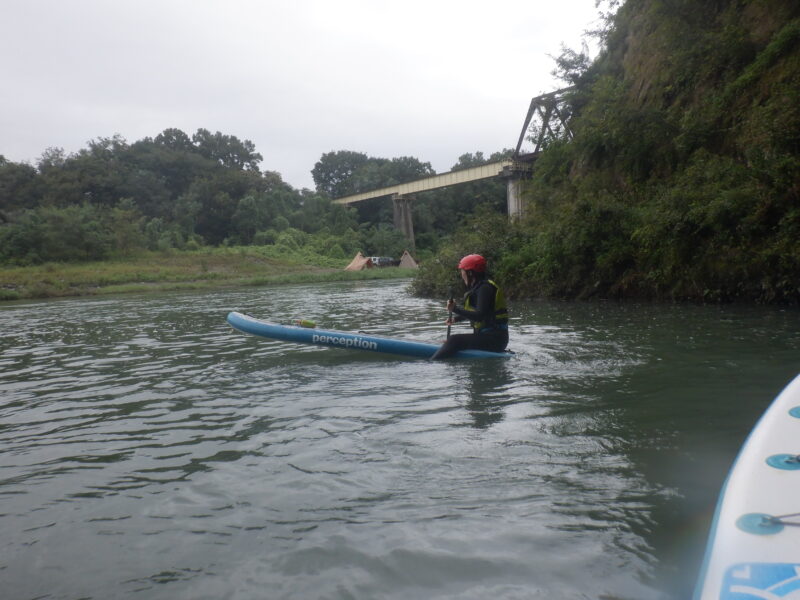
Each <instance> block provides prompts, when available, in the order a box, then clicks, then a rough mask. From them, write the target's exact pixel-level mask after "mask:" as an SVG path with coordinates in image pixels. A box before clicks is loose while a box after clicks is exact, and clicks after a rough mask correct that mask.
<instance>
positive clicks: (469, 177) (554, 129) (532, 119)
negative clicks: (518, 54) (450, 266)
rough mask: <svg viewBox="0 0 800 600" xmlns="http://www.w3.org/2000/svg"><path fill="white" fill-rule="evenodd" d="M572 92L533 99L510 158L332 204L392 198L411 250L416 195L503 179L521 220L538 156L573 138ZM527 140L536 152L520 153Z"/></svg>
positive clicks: (396, 221) (511, 209) (510, 206)
mask: <svg viewBox="0 0 800 600" xmlns="http://www.w3.org/2000/svg"><path fill="white" fill-rule="evenodd" d="M572 90H574V88H565V89H561V90H556V91H555V92H550V93H548V94H542V95H541V96H536V97H535V98H533V99H532V100H531V103H530V107H529V108H528V114H527V115H526V116H525V122H524V123H523V125H522V131H521V132H520V134H519V140H518V141H517V146H516V149H515V150H514V153H513V154H512V156H511V158H509V159H506V160H501V161H499V162H494V163H489V164H485V165H480V166H478V167H470V168H467V169H460V170H457V171H450V172H448V173H441V174H439V175H431V176H430V177H425V178H423V179H418V180H416V181H409V182H407V183H400V184H397V185H392V186H388V187H383V188H379V189H375V190H371V191H368V192H360V193H358V194H352V195H350V196H344V197H342V198H336V199H335V200H334V201H333V202H334V203H336V204H354V203H356V202H363V201H364V200H372V199H374V198H382V197H386V196H388V197H391V199H392V204H393V206H394V225H395V227H396V228H397V229H399V230H400V231H402V232H403V235H404V236H405V237H406V239H407V240H408V241H409V243H410V245H411V247H412V248H413V247H414V227H413V224H412V219H411V207H412V203H413V200H414V196H413V195H414V194H417V193H420V192H427V191H431V190H436V189H439V188H443V187H449V186H452V185H458V184H461V183H468V182H470V181H480V180H481V179H491V178H494V177H500V178H503V179H505V181H506V199H507V206H508V214H509V217H511V218H516V217H520V216H521V215H522V214H523V208H524V207H523V203H522V198H521V193H520V190H521V181H522V180H523V179H524V178H525V177H526V176H527V175H529V174H530V172H531V170H532V168H533V163H534V162H535V161H536V159H537V158H538V157H539V153H540V152H541V150H542V148H543V147H544V145H545V144H546V143H547V142H548V141H549V140H553V139H560V138H564V137H566V138H567V139H572V130H571V129H570V128H569V117H570V116H571V115H570V111H569V108H568V106H567V93H568V92H570V91H572ZM526 135H527V137H526ZM526 139H528V140H529V141H531V142H533V143H534V147H533V150H532V151H530V152H527V153H521V149H522V144H523V142H524V141H525V140H526Z"/></svg>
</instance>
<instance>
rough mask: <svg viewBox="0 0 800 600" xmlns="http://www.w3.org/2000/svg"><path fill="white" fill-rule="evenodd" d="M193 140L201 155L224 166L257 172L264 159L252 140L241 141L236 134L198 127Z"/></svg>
mask: <svg viewBox="0 0 800 600" xmlns="http://www.w3.org/2000/svg"><path fill="white" fill-rule="evenodd" d="M192 142H193V143H194V145H195V147H196V148H197V151H198V152H199V153H200V154H201V155H203V156H205V157H206V158H209V159H211V160H214V161H217V162H219V164H221V165H222V166H223V167H228V168H231V169H240V170H246V171H256V172H257V171H258V163H260V162H261V161H262V160H263V157H262V156H261V155H260V154H259V153H258V152H256V151H255V150H256V148H255V145H254V144H253V142H251V141H250V140H244V141H241V140H240V139H239V138H237V137H236V136H233V135H223V134H222V133H221V132H219V131H218V132H216V133H214V134H212V133H211V132H210V131H209V130H208V129H198V130H197V133H195V134H194V135H193V136H192Z"/></svg>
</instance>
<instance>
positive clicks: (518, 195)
mask: <svg viewBox="0 0 800 600" xmlns="http://www.w3.org/2000/svg"><path fill="white" fill-rule="evenodd" d="M529 174H530V166H528V165H525V166H516V165H515V166H510V167H505V168H504V169H503V172H502V173H501V177H502V178H503V179H505V180H506V203H507V206H508V218H509V219H519V218H521V217H522V215H523V214H524V212H525V210H524V208H525V207H524V204H523V202H522V180H523V178H524V177H525V176H527V175H529Z"/></svg>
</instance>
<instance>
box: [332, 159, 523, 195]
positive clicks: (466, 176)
mask: <svg viewBox="0 0 800 600" xmlns="http://www.w3.org/2000/svg"><path fill="white" fill-rule="evenodd" d="M513 167H514V161H513V160H511V159H508V160H502V161H500V162H494V163H489V164H488V165H481V166H479V167H471V168H469V169H461V170H459V171H450V172H448V173H440V174H439V175H431V176H430V177H425V178H424V179H418V180H416V181H409V182H408V183H399V184H397V185H390V186H388V187H383V188H378V189H377V190H371V191H369V192H362V193H360V194H353V195H351V196H344V197H342V198H336V199H335V200H334V201H333V202H334V203H335V204H352V203H354V202H361V201H363V200H370V199H372V198H381V197H383V196H395V195H397V196H405V195H407V194H416V193H419V192H427V191H430V190H436V189H439V188H443V187H447V186H450V185H456V184H459V183H467V182H469V181H478V180H480V179H489V178H491V177H497V176H498V175H502V174H503V172H504V170H506V169H511V168H513Z"/></svg>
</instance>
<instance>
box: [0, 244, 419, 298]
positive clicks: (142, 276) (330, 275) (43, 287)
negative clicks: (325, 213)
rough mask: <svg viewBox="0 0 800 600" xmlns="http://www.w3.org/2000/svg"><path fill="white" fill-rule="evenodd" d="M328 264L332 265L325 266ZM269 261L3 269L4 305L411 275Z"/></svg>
mask: <svg viewBox="0 0 800 600" xmlns="http://www.w3.org/2000/svg"><path fill="white" fill-rule="evenodd" d="M325 262H326V263H329V262H330V261H325ZM348 262H349V261H347V260H345V261H342V264H341V266H338V267H331V266H329V264H327V265H326V266H319V265H318V264H309V263H308V262H303V261H300V260H288V259H287V260H282V259H276V258H272V257H268V256H265V255H264V253H262V252H260V251H259V248H258V247H241V248H215V249H204V250H198V251H191V252H190V251H186V252H179V251H173V252H170V253H168V254H164V253H155V252H154V253H146V254H142V255H139V256H136V257H126V258H120V259H116V260H109V261H102V262H91V263H46V264H43V265H37V266H30V267H0V300H21V299H27V298H56V297H64V296H90V295H100V294H121V293H128V292H143V291H148V292H158V291H169V290H192V289H211V288H218V287H233V286H257V285H267V284H281V283H302V282H307V281H342V280H353V279H390V278H398V277H409V276H411V275H412V274H413V271H412V270H410V269H397V268H386V269H369V270H365V271H356V272H350V271H344V270H343V269H344V267H345V266H346V265H347V263H348Z"/></svg>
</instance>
